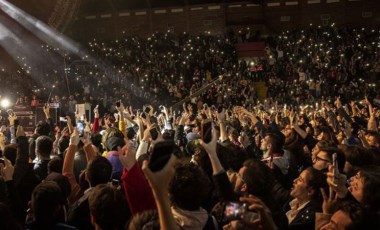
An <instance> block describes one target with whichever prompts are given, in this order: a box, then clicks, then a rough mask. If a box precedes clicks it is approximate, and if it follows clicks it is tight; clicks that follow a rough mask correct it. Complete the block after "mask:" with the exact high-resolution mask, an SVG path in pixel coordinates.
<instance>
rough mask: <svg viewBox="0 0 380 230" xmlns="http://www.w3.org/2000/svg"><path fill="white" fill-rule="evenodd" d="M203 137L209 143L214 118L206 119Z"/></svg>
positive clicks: (202, 127) (203, 122)
mask: <svg viewBox="0 0 380 230" xmlns="http://www.w3.org/2000/svg"><path fill="white" fill-rule="evenodd" d="M201 139H202V140H203V141H204V142H205V143H209V142H210V141H211V139H212V120H211V119H206V120H204V121H202V125H201Z"/></svg>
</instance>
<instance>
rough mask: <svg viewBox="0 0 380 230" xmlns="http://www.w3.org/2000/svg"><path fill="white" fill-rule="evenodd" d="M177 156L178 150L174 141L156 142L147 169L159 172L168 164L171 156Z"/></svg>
mask: <svg viewBox="0 0 380 230" xmlns="http://www.w3.org/2000/svg"><path fill="white" fill-rule="evenodd" d="M172 154H174V155H176V156H178V155H179V150H178V147H177V146H176V144H175V143H174V141H162V142H158V143H156V144H155V145H154V147H153V152H152V155H151V156H150V160H149V163H148V167H149V169H150V170H151V171H152V172H157V171H160V170H161V169H162V168H163V167H165V165H166V164H167V163H168V161H169V159H170V157H171V155H172Z"/></svg>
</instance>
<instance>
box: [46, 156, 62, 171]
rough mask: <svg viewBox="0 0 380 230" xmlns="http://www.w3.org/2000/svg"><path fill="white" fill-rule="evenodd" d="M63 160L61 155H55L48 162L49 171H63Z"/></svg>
mask: <svg viewBox="0 0 380 230" xmlns="http://www.w3.org/2000/svg"><path fill="white" fill-rule="evenodd" d="M62 168H63V160H62V158H60V157H54V158H53V159H51V160H50V161H49V163H48V168H47V169H48V173H52V172H56V173H62Z"/></svg>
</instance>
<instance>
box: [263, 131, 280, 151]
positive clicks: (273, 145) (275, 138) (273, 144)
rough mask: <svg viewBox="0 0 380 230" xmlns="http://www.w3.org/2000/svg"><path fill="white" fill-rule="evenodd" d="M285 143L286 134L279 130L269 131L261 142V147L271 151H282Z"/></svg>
mask: <svg viewBox="0 0 380 230" xmlns="http://www.w3.org/2000/svg"><path fill="white" fill-rule="evenodd" d="M284 144H285V136H284V134H282V133H281V132H279V131H274V132H268V133H267V134H266V136H265V138H264V139H263V141H262V142H261V146H260V149H261V150H263V151H269V152H270V153H282V152H283V150H282V148H283V147H284Z"/></svg>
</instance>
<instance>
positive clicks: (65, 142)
mask: <svg viewBox="0 0 380 230" xmlns="http://www.w3.org/2000/svg"><path fill="white" fill-rule="evenodd" d="M69 144H70V136H61V137H60V138H59V140H58V155H60V156H63V155H64V153H65V151H66V149H67V148H68V147H69Z"/></svg>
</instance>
